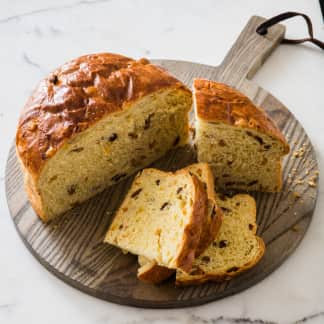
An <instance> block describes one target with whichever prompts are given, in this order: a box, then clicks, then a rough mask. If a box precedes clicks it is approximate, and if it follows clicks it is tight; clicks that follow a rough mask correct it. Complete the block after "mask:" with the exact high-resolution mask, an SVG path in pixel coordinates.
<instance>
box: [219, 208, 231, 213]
mask: <svg viewBox="0 0 324 324" xmlns="http://www.w3.org/2000/svg"><path fill="white" fill-rule="evenodd" d="M221 210H222V211H223V212H224V213H229V212H231V211H232V210H231V209H229V208H226V207H221Z"/></svg>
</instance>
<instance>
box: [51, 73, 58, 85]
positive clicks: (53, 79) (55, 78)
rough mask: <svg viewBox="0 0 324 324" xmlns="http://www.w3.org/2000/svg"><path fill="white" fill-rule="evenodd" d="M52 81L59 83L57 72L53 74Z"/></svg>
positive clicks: (55, 83)
mask: <svg viewBox="0 0 324 324" xmlns="http://www.w3.org/2000/svg"><path fill="white" fill-rule="evenodd" d="M50 82H52V83H53V84H54V85H57V84H58V77H57V75H56V74H54V75H52V77H51V78H50Z"/></svg>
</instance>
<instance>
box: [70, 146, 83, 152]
mask: <svg viewBox="0 0 324 324" xmlns="http://www.w3.org/2000/svg"><path fill="white" fill-rule="evenodd" d="M81 151H83V147H76V148H74V149H72V150H71V151H70V152H75V153H79V152H81Z"/></svg>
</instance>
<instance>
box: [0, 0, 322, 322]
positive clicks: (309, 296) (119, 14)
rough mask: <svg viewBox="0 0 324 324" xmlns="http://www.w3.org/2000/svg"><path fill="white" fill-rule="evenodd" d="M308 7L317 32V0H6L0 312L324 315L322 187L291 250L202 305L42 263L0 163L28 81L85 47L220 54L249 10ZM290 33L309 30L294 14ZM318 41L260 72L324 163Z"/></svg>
mask: <svg viewBox="0 0 324 324" xmlns="http://www.w3.org/2000/svg"><path fill="white" fill-rule="evenodd" d="M286 10H296V11H302V12H305V13H307V14H309V15H310V16H311V17H312V19H313V22H314V29H315V34H316V36H318V38H320V39H322V40H324V29H323V24H322V19H321V15H320V9H319V3H318V1H317V0H285V1H282V0H271V1H268V0H245V1H235V0H227V1H225V0H218V1H216V0H209V1H207V0H200V1H189V0H181V1H175V0H163V1H162V0H161V1H152V0H151V1H148V0H147V1H144V0H143V1H137V0H127V1H125V0H124V1H117V0H56V1H50V0H28V1H23V0H20V1H18V0H1V2H0V44H1V45H0V46H1V50H0V89H1V91H0V102H1V105H0V129H1V140H0V152H1V154H0V168H1V174H0V182H1V186H0V323H32V324H38V323H46V324H51V323H55V324H57V323H69V324H74V323H78V324H84V323H159V324H160V323H197V324H200V323H201V324H209V323H217V324H218V323H219V324H222V323H238V324H240V323H255V324H262V323H304V322H306V323H311V324H314V323H324V276H323V273H324V254H323V247H324V218H323V217H322V216H323V215H322V214H323V212H324V192H323V188H324V186H323V184H324V183H323V178H321V179H320V194H319V200H318V204H317V208H316V212H315V214H314V218H313V222H312V224H311V226H310V229H309V231H308V233H307V235H306V237H305V238H304V240H303V242H302V244H301V245H300V246H299V248H298V249H297V251H296V252H295V253H294V254H293V255H292V256H291V257H290V258H289V260H288V261H286V262H285V263H284V264H283V265H282V266H281V267H280V268H279V269H278V270H277V271H275V272H274V273H273V274H272V275H271V276H269V277H268V278H266V279H265V280H263V281H262V282H261V283H259V284H257V285H256V286H254V287H253V288H250V289H248V290H246V291H244V292H242V293H240V294H237V295H236V296H233V297H228V298H225V299H223V300H221V301H217V302H212V303H209V304H206V305H204V306H199V307H194V308H186V309H178V310H145V309H137V308H132V307H126V306H120V305H115V304H111V303H108V302H104V301H101V300H98V299H95V298H93V297H90V296H87V295H86V294H83V293H81V292H79V291H77V290H75V289H73V288H71V287H69V286H67V285H66V284H65V283H63V282H61V281H60V280H59V279H57V278H56V277H54V276H53V275H52V274H50V273H49V272H47V271H46V270H45V269H44V268H43V267H42V266H41V265H40V264H39V263H38V262H37V261H36V260H35V259H34V258H33V257H32V255H31V254H30V253H29V252H28V251H27V249H26V248H25V246H24V245H23V243H22V242H21V240H20V239H19V237H18V235H17V233H16V231H15V229H14V226H13V223H12V221H11V218H10V216H9V211H8V208H7V204H6V198H5V193H4V168H5V162H6V158H7V153H8V150H9V147H10V145H11V143H12V141H13V138H14V134H15V128H16V122H17V118H18V114H19V111H20V109H21V107H22V105H23V104H24V101H25V100H26V98H27V96H28V95H29V93H30V91H31V89H32V88H33V87H34V85H35V84H36V83H37V82H38V81H39V80H40V78H42V77H43V76H44V75H45V74H46V73H48V72H49V71H50V70H52V69H53V68H54V67H56V66H57V65H60V64H61V63H62V62H65V61H67V60H68V59H70V58H73V57H76V56H79V55H81V54H85V53H92V52H98V51H100V52H102V51H109V52H117V53H121V54H126V55H128V56H133V57H142V56H147V57H151V58H174V59H182V60H188V61H196V62H203V63H206V64H211V65H213V64H215V65H217V64H219V63H220V62H221V60H222V58H223V57H224V55H225V53H226V52H227V51H228V49H229V48H230V46H231V44H232V43H233V42H234V40H235V38H236V37H237V35H238V33H239V32H240V30H241V29H242V28H243V26H244V25H245V23H246V22H247V20H248V18H249V17H250V16H251V15H254V14H258V15H262V16H267V17H269V16H272V15H274V14H277V13H279V12H283V11H286ZM287 26H288V34H289V35H290V36H298V35H305V30H306V27H305V25H304V23H303V22H302V21H301V20H300V19H296V20H295V21H293V22H289V23H287ZM323 72H324V52H322V51H320V50H318V49H315V48H314V47H312V46H287V45H282V46H280V47H279V49H277V50H276V52H275V53H274V54H273V55H272V56H271V58H270V59H269V60H268V61H267V62H266V64H265V65H264V67H263V68H262V69H261V71H260V72H259V73H258V74H257V75H256V77H255V80H256V81H257V82H259V84H261V85H262V86H263V87H265V88H266V89H267V90H269V91H270V92H272V93H273V94H274V95H275V96H276V97H278V98H279V99H280V100H281V101H282V102H283V103H284V104H285V105H286V106H287V107H289V108H290V109H291V111H292V112H293V113H294V114H295V115H296V116H297V118H298V119H299V120H300V121H301V122H302V124H303V125H304V127H305V129H306V131H307V132H308V134H309V136H310V138H311V140H312V142H313V144H314V147H315V149H316V152H317V157H318V159H319V163H320V169H321V170H323V167H324V165H323V154H324V153H323V147H324V135H323V134H324V123H323V120H324V92H323V84H324V73H323Z"/></svg>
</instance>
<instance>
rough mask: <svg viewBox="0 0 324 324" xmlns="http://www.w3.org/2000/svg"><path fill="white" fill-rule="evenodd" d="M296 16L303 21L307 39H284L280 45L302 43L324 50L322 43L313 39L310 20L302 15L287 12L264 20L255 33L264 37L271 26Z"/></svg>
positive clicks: (323, 43)
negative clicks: (306, 29)
mask: <svg viewBox="0 0 324 324" xmlns="http://www.w3.org/2000/svg"><path fill="white" fill-rule="evenodd" d="M296 16H301V17H303V18H304V19H305V21H306V24H307V28H308V34H309V37H306V38H300V39H288V38H284V39H283V40H282V43H284V44H301V43H304V42H311V43H313V44H314V45H316V46H318V47H320V48H321V49H322V50H324V42H322V41H320V40H319V39H316V38H314V34H313V25H312V21H311V19H310V18H309V17H308V16H307V15H305V14H303V13H299V12H293V11H288V12H284V13H282V14H280V15H277V16H274V17H272V18H270V19H268V20H266V21H265V22H263V23H262V24H261V25H259V26H258V28H257V29H256V32H257V33H258V34H259V35H266V34H267V33H268V28H270V27H271V26H273V25H276V24H278V23H279V22H281V21H283V20H286V19H289V18H293V17H296Z"/></svg>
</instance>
